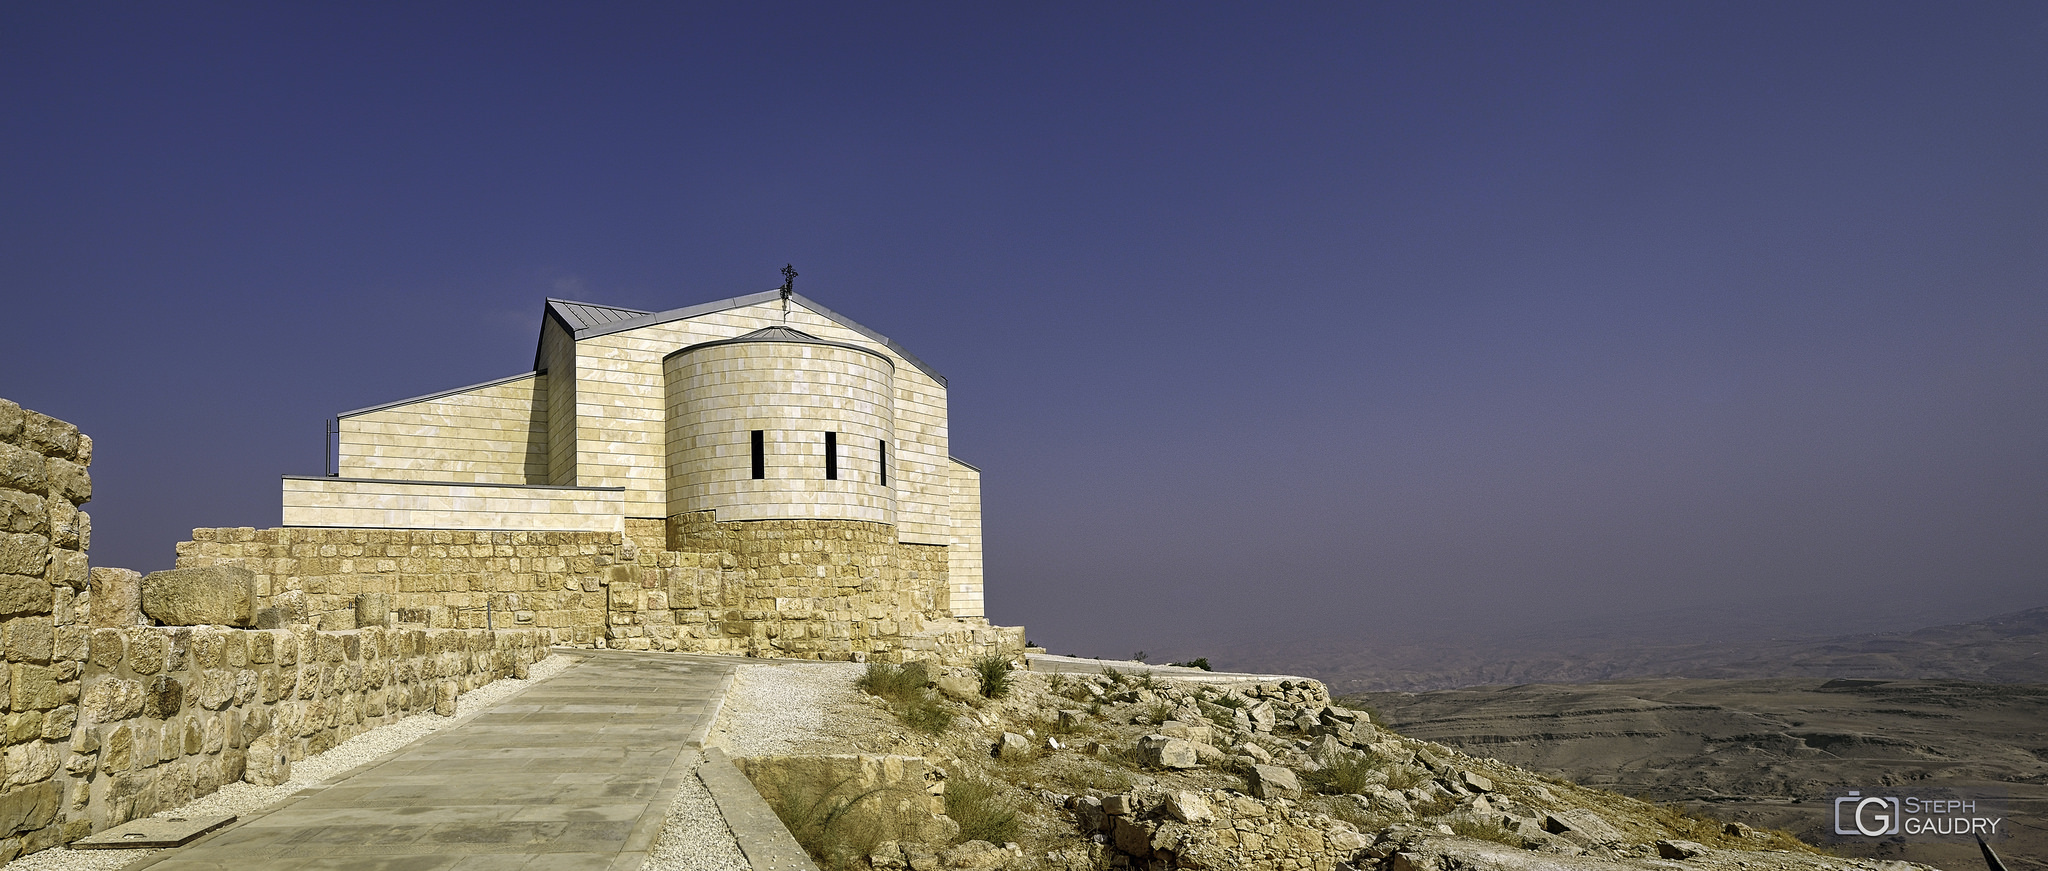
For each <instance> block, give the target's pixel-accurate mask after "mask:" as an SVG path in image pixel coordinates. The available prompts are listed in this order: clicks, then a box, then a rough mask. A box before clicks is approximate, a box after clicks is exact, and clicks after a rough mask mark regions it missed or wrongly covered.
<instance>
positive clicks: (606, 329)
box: [535, 288, 946, 387]
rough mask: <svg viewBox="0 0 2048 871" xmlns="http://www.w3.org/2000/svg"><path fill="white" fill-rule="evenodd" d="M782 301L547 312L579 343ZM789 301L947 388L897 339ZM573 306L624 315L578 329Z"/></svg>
mask: <svg viewBox="0 0 2048 871" xmlns="http://www.w3.org/2000/svg"><path fill="white" fill-rule="evenodd" d="M781 298H782V291H781V290H780V289H779V288H778V289H776V290H764V291H761V292H760V293H750V294H747V295H745V296H735V297H732V298H730V299H721V300H718V301H716V302H707V303H700V304H698V305H693V306H685V307H683V308H672V309H669V310H668V311H662V312H642V311H636V310H634V309H629V308H619V307H617V306H601V305H592V304H590V303H586V302H577V303H572V302H568V301H566V300H558V299H550V300H548V311H549V312H552V313H554V314H555V315H556V316H557V317H558V318H559V319H560V320H561V321H562V323H563V325H564V326H567V327H568V328H569V332H570V338H571V339H573V340H575V341H579V342H580V341H582V340H584V339H588V338H593V337H596V336H607V335H611V334H612V333H623V332H625V331H627V330H637V329H639V328H641V327H651V326H653V325H655V324H665V323H668V322H670V321H680V320H684V319H686V318H694V317H696V316H698V315H706V314H711V313H712V312H722V311H725V310H727V309H735V308H740V307H742V306H749V305H754V304H756V303H763V302H771V301H774V300H778V299H781ZM789 300H790V302H793V303H796V304H797V305H801V306H803V307H804V308H807V309H810V310H811V311H812V312H815V313H817V314H819V315H822V316H824V317H825V318H826V319H828V320H831V321H832V322H834V323H837V324H838V325H840V326H842V327H845V328H847V329H849V330H852V331H854V332H856V333H859V334H861V335H863V336H866V337H868V338H869V339H872V340H874V341H875V342H878V343H880V344H881V345H883V346H884V347H887V348H888V349H889V350H891V351H894V352H896V356H899V357H902V358H903V359H904V361H905V362H907V363H909V364H910V365H912V366H916V367H917V368H918V371H921V372H923V373H924V374H926V375H929V376H931V379H932V380H933V381H937V382H939V386H941V387H944V386H946V376H944V375H941V374H939V370H937V369H933V368H932V367H931V366H930V365H929V364H927V363H925V361H923V360H919V359H918V358H917V355H916V354H912V353H910V351H909V350H908V349H906V348H904V347H903V346H902V345H899V344H896V342H895V340H893V339H890V338H889V337H888V336H884V335H882V334H881V333H878V332H875V331H874V330H871V329H868V328H867V327H864V326H862V325H861V324H860V323H858V322H856V321H855V320H854V319H852V318H849V317H847V316H845V315H842V314H840V313H838V312H835V311H833V310H831V309H829V308H826V307H824V306H822V305H819V304H818V303H816V302H813V301H812V300H810V299H809V298H807V297H805V296H804V295H803V294H801V293H792V294H790V295H789ZM570 305H577V306H587V307H589V308H593V309H602V310H604V311H607V312H617V313H621V315H620V316H617V317H614V318H613V319H611V320H608V321H605V322H602V323H592V324H589V325H587V326H578V325H577V323H576V322H575V321H573V320H571V319H570V317H569V315H568V313H567V312H565V311H564V310H563V309H564V307H565V306H570ZM535 357H536V359H538V357H539V354H538V352H536V353H535Z"/></svg>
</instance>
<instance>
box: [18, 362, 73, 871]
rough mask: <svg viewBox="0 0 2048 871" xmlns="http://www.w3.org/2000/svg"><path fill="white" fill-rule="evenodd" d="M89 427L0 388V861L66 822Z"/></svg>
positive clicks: (48, 842)
mask: <svg viewBox="0 0 2048 871" xmlns="http://www.w3.org/2000/svg"><path fill="white" fill-rule="evenodd" d="M91 464H92V439H91V438H89V437H87V436H84V435H81V434H79V432H78V428H77V427H75V426H72V425H71V424H68V423H65V422H63V421H61V420H57V419H56V418H53V417H49V416H46V415H42V414H37V413H36V412H33V411H28V410H25V409H23V408H22V407H21V406H19V405H16V404H14V403H12V402H9V401H7V400H4V399H0V626H4V633H5V643H6V655H7V663H6V666H5V668H4V669H0V701H4V702H5V704H6V712H7V713H6V731H5V734H4V735H0V746H4V753H5V777H4V780H0V862H4V861H7V860H9V859H12V858H14V857H15V856H16V855H19V854H20V853H22V852H25V851H31V850H38V849H42V848H43V847H48V846H52V845H54V844H57V843H59V842H60V841H61V840H63V839H64V835H65V834H66V832H67V827H66V825H65V823H66V818H65V816H64V813H63V811H64V805H65V798H66V785H67V783H66V777H65V776H64V775H63V773H62V771H61V768H60V766H61V764H62V762H63V760H64V758H65V757H66V756H67V755H68V754H69V752H70V745H71V732H72V727H73V726H74V724H75V723H76V721H77V719H78V679H79V673H80V671H81V669H82V667H83V665H84V660H85V656H86V644H85V640H86V639H85V634H86V626H85V620H86V615H85V614H84V613H82V612H83V610H84V609H83V608H82V607H81V606H82V605H83V604H84V600H85V588H86V575H87V567H86V561H85V552H86V548H87V547H88V546H89V545H90V544H91V541H92V519H91V518H90V517H88V516H87V515H86V513H85V512H84V511H80V510H79V508H78V506H80V505H83V504H85V502H86V500H88V499H91V498H92V478H91V476H89V475H88V474H87V472H86V467H88V466H90V465H91Z"/></svg>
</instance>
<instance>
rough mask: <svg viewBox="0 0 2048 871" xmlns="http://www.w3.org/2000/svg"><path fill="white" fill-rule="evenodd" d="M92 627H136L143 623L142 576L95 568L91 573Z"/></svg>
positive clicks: (111, 569)
mask: <svg viewBox="0 0 2048 871" xmlns="http://www.w3.org/2000/svg"><path fill="white" fill-rule="evenodd" d="M89 586H90V588H91V590H92V598H91V602H92V625H93V626H94V627H96V628H98V627H118V626H135V625H137V624H140V623H141V622H142V573H141V572H137V571H132V570H129V569H117V568H96V569H93V570H92V572H91V580H90V582H89Z"/></svg>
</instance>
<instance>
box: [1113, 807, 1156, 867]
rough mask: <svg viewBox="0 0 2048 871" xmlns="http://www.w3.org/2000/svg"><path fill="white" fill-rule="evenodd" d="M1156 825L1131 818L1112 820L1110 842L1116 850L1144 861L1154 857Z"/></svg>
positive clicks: (1114, 818) (1115, 818)
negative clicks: (1153, 841)
mask: <svg viewBox="0 0 2048 871" xmlns="http://www.w3.org/2000/svg"><path fill="white" fill-rule="evenodd" d="M1155 831H1157V827H1156V826H1155V825H1151V824H1147V823H1145V822H1143V821H1141V820H1137V819H1134V818H1131V817H1111V818H1110V829H1109V832H1110V835H1109V836H1110V841H1111V842H1112V843H1114V844H1116V848H1117V849H1119V850H1122V851H1124V852H1126V853H1129V854H1131V855H1133V856H1136V857H1138V858H1140V859H1143V858H1145V857H1147V856H1150V855H1152V833H1153V832H1155Z"/></svg>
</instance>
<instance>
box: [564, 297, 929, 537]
mask: <svg viewBox="0 0 2048 871" xmlns="http://www.w3.org/2000/svg"><path fill="white" fill-rule="evenodd" d="M771 326H788V327H791V328H793V329H798V330H802V331H804V332H806V333H810V334H811V335H814V336H817V337H819V338H821V339H825V340H827V341H833V342H844V343H847V344H851V345H857V346H860V347H863V348H870V349H873V350H874V351H875V352H876V353H878V354H882V355H884V356H886V357H888V358H889V359H890V361H891V362H892V363H894V364H895V366H896V370H895V378H894V383H893V391H894V394H895V395H894V396H892V397H891V402H890V406H891V411H892V413H893V415H894V418H895V419H894V421H893V422H892V426H891V429H892V431H893V432H894V439H893V441H892V442H891V444H890V446H889V451H890V457H889V461H890V462H889V465H890V468H889V483H890V485H891V487H892V489H893V490H894V491H895V502H896V527H897V531H898V534H899V535H900V536H901V537H902V539H903V540H904V541H906V542H918V543H923V544H946V543H948V541H950V539H951V523H950V522H949V521H948V519H947V514H948V512H949V511H950V510H951V489H952V487H951V480H950V476H949V473H948V471H947V467H948V465H949V455H948V443H947V432H946V388H945V386H944V385H941V384H939V383H938V382H937V381H935V380H933V379H932V378H931V377H930V376H928V375H926V374H924V372H923V370H920V369H918V368H917V367H915V366H912V365H910V363H909V361H907V360H904V359H903V358H902V357H901V356H900V355H898V354H896V353H895V352H894V351H891V350H889V348H888V346H886V345H882V344H880V343H878V342H876V341H874V340H873V339H870V338H868V337H867V336H865V335H862V334H860V333H858V332H855V331H853V330H851V329H848V328H846V327H844V326H841V325H840V324H839V323H838V322H837V321H834V320H831V319H829V318H826V317H825V316H823V315H820V314H817V313H816V312H813V311H810V310H809V309H806V308H804V307H803V306H801V305H792V307H791V308H790V311H789V314H788V317H787V318H786V319H785V318H784V315H783V312H782V306H781V304H780V303H779V302H776V303H760V304H755V305H749V306H741V307H739V308H733V309H727V310H725V311H721V312H714V313H711V314H705V315H699V316H697V317H694V318H690V319H687V320H680V321H671V322H668V323H664V324H655V325H652V326H646V327H641V328H639V329H635V330H628V331H625V332H619V333H612V334H610V335H605V336H593V337H591V338H587V339H584V340H582V341H580V342H577V343H576V353H575V358H576V359H575V370H576V388H575V389H576V397H575V399H574V403H575V408H576V415H577V416H578V417H579V418H580V423H579V427H580V428H579V430H578V432H577V436H576V444H577V449H576V456H575V461H576V463H577V464H578V480H577V483H580V484H582V485H584V486H612V487H625V488H627V495H626V513H627V515H628V516H632V517H667V516H669V514H671V513H672V512H670V511H669V510H668V507H667V504H666V497H667V489H668V488H667V481H666V475H665V463H664V462H663V461H664V458H665V456H666V450H665V447H664V444H663V442H664V439H665V437H666V433H665V424H664V422H663V420H662V417H663V406H664V404H665V399H664V397H665V392H664V391H663V389H662V374H661V359H662V358H663V357H665V356H667V355H668V354H670V353H671V352H674V351H676V350H679V349H681V348H683V347H686V346H689V345H695V344H698V343H700V342H708V341H712V340H715V339H730V338H733V337H735V336H739V335H742V334H745V333H749V332H753V331H754V330H758V329H761V328H763V327H771ZM553 371H555V370H552V369H551V370H550V372H553ZM598 373H603V374H601V375H600V374H598ZM550 408H551V409H552V408H553V406H550ZM650 460H651V461H652V462H651V464H648V463H649V461H650Z"/></svg>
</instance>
